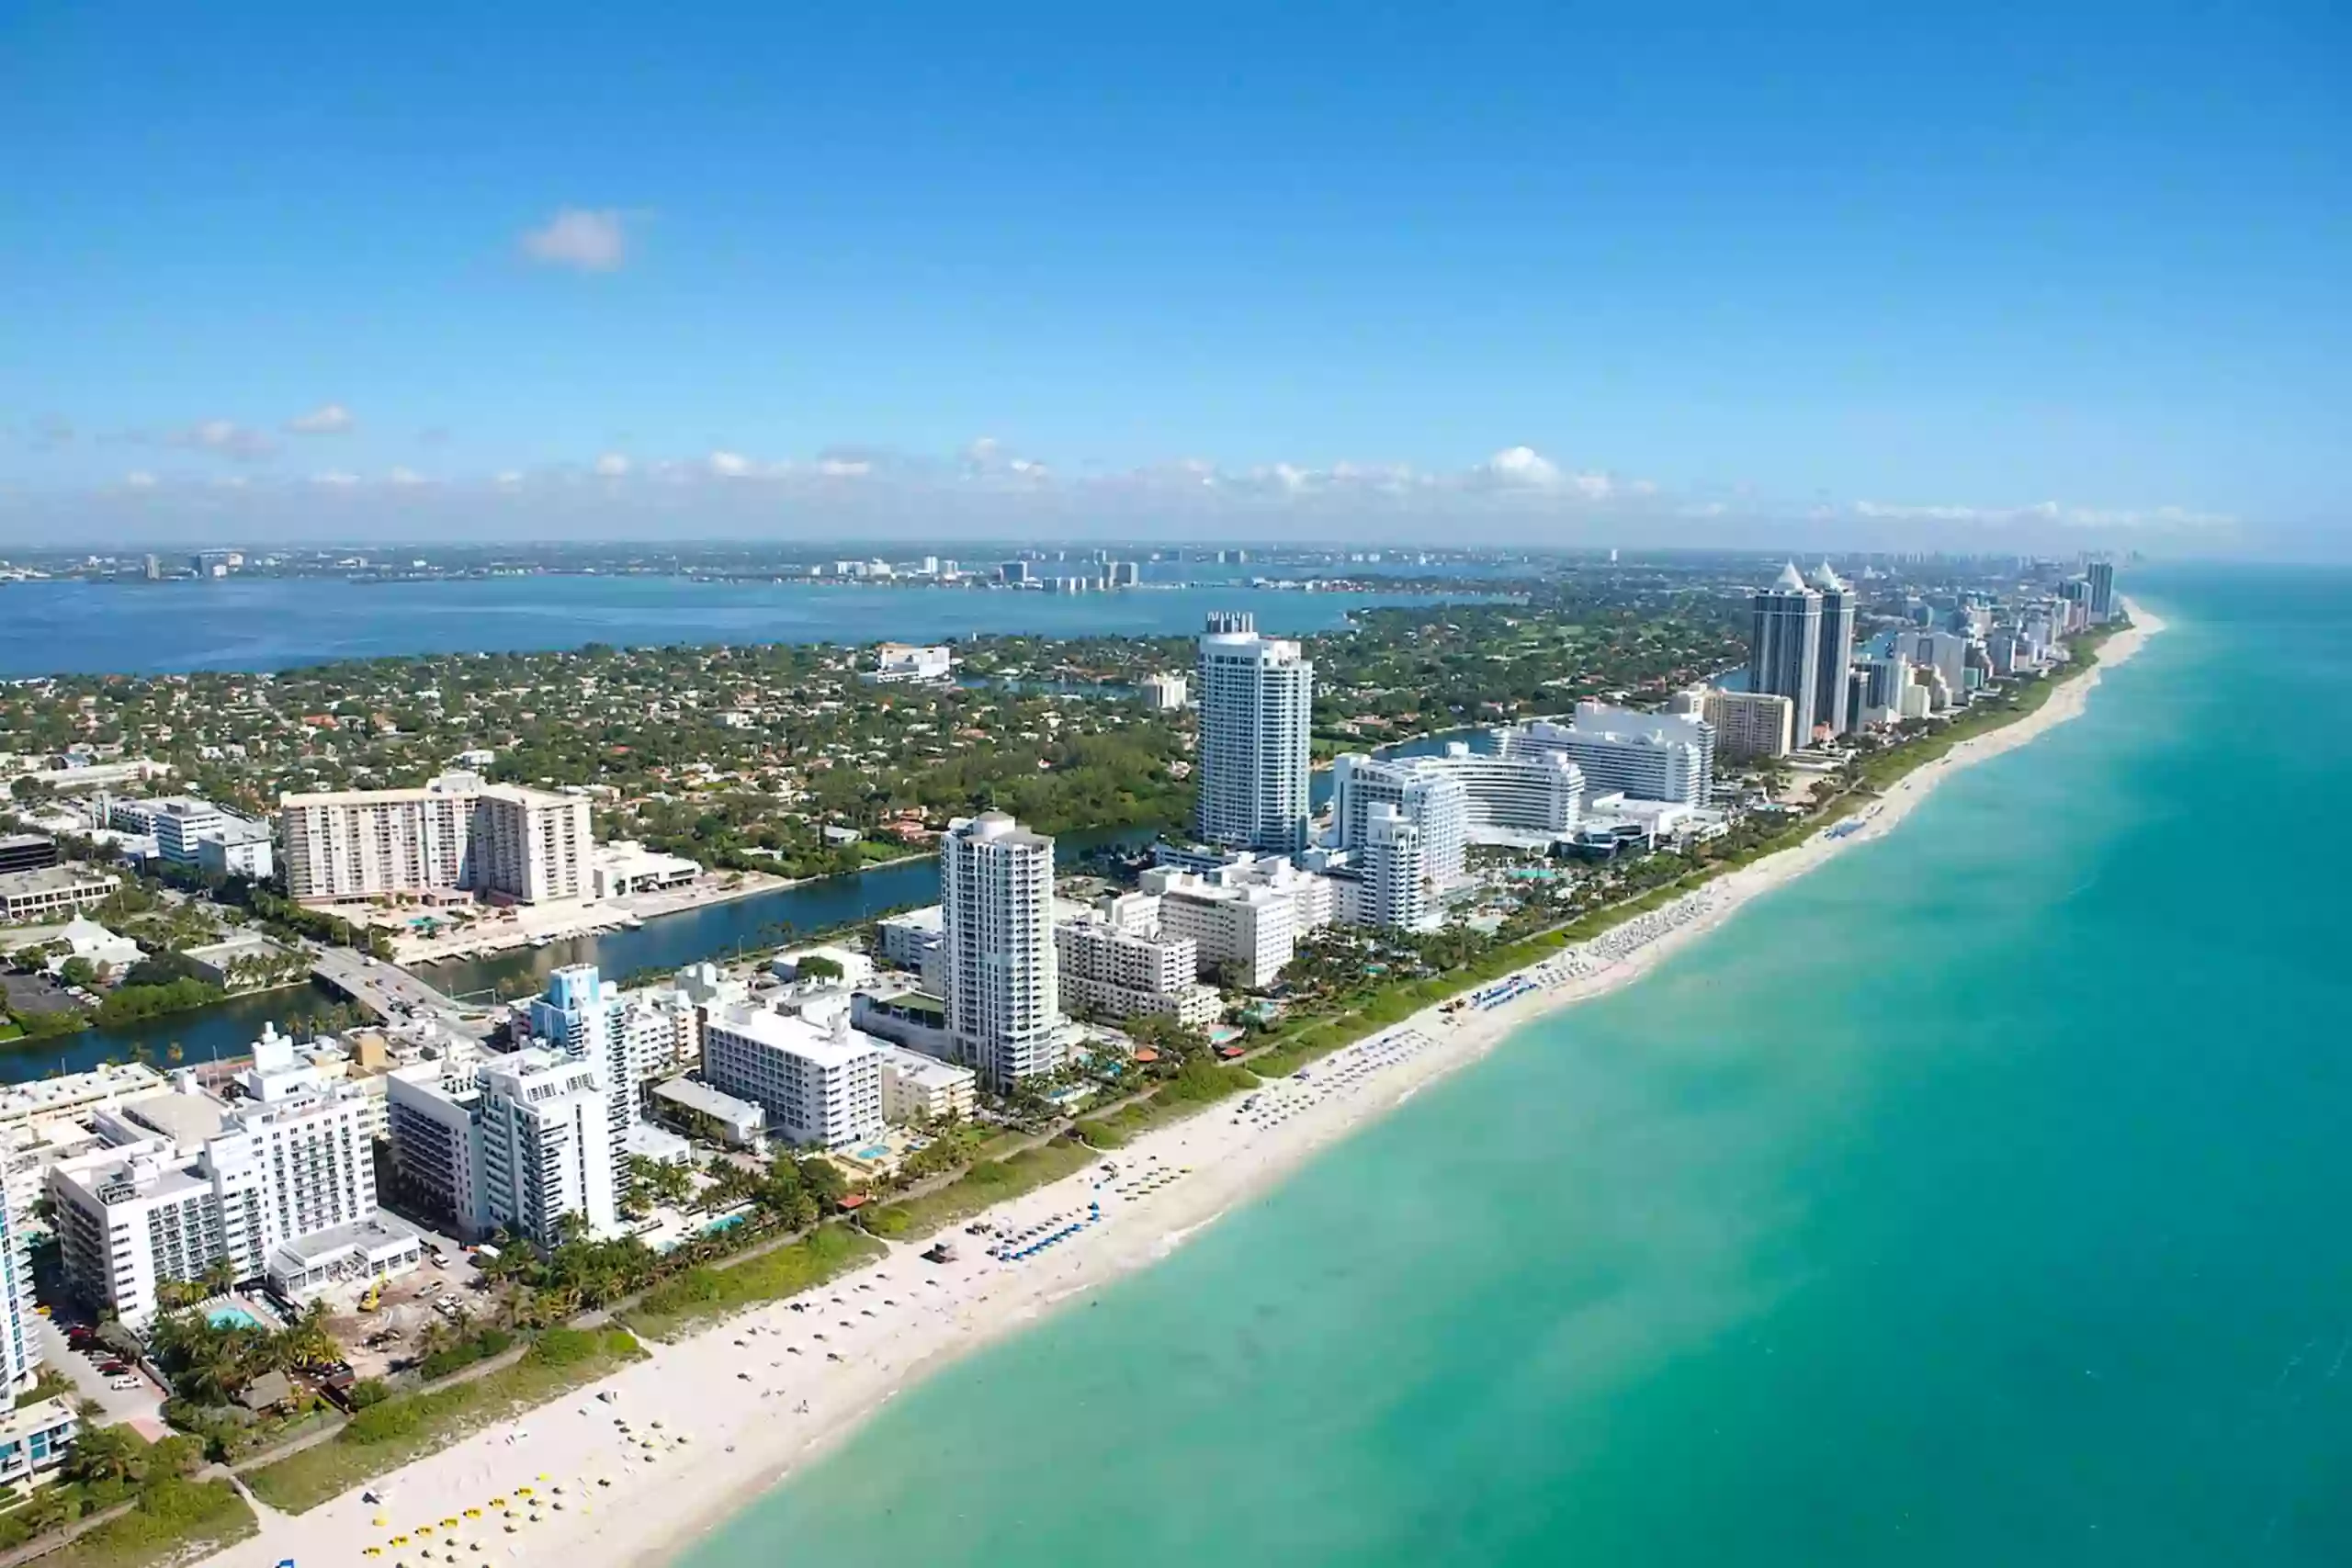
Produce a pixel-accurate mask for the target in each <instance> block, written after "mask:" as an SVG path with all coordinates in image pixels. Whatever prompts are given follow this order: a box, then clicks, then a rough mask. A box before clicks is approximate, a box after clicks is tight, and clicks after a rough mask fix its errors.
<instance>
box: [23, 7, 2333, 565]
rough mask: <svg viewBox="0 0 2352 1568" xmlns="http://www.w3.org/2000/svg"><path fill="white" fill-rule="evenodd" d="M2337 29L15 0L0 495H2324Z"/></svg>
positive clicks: (827, 505)
mask: <svg viewBox="0 0 2352 1568" xmlns="http://www.w3.org/2000/svg"><path fill="white" fill-rule="evenodd" d="M1659 13H1665V15H1664V16H1663V17H1661V16H1660V15H1659ZM2348 76H2352V21H2347V20H2346V17H2345V15H2344V14H2343V13H2342V12H2341V10H2340V8H2338V9H2337V11H2336V14H2335V15H2334V16H2331V15H2330V14H2329V8H2328V7H2326V6H2318V5H2313V6H2279V7H2268V6H2205V7H2172V6H2162V5H2157V6H2018V7H2000V8H1993V7H1984V6H1972V7H1952V8H1948V9H1944V10H1941V11H1930V10H1929V9H1928V8H1925V7H1916V6H1884V5H1875V6H1772V5H1757V4H1745V5H1736V6H1703V5H1694V6H1681V7H1676V8H1672V9H1671V10H1670V12H1669V11H1668V10H1667V8H1663V7H1642V6H1525V7H1519V6H1510V5H1504V4H1491V5H1485V6H1412V7H1390V6H1370V5H1361V4H1359V5H1351V6H1329V7H1325V6H1281V7H1272V6H1263V5H1258V6H1219V5H1193V6H1183V7H1172V6H1170V7H1152V8H1148V10H1147V9H1146V8H1142V7H1121V6H1101V5H1099V4H1098V5H1090V6H1021V5H1008V6H996V7H979V6H824V7H815V6H741V7H739V8H734V9H732V10H730V9H729V8H726V7H717V6H714V7H677V8H674V9H671V10H663V11H655V10H652V9H650V8H645V7H617V6H613V7H584V6H562V7H557V6H535V5H531V4H510V5H503V6H496V7H455V6H448V7H444V6H431V5H410V6H400V7H389V6H386V7H343V8H330V9H327V10H323V11H322V10H321V9H319V8H317V7H315V6H305V7H300V8H296V7H292V6H285V7H277V6H267V5H258V4H246V5H239V6H228V7H220V8H218V9H217V10H210V11H206V12H204V13H203V14H202V15H201V16H200V17H198V16H197V15H195V14H192V13H190V12H189V11H188V10H187V8H186V7H185V6H161V5H152V6H107V5H102V4H100V5H78V6H66V5H62V4H46V3H40V0H33V3H30V4H25V5H19V6H15V7H11V8H10V9H9V10H8V12H7V15H6V18H5V19H0V145H6V146H7V147H9V148H11V149H13V150H15V153H16V155H15V156H12V158H11V159H10V173H9V176H8V178H7V179H6V181H0V236H5V237H6V243H5V244H0V300H5V301H6V303H5V306H0V425H5V426H6V429H7V434H6V436H5V437H0V498H4V499H0V533H5V534H6V535H7V536H12V537H18V538H23V537H27V536H38V535H40V533H41V532H42V531H43V530H45V529H62V528H63V527H65V526H66V522H65V520H66V519H69V518H71V519H74V520H76V523H75V525H77V526H78V525H81V523H80V521H79V520H84V519H91V518H95V519H97V520H99V522H100V523H102V524H103V525H104V526H106V527H107V528H112V529H116V530H118V531H119V530H122V529H131V530H132V531H136V525H145V524H152V525H155V526H158V527H161V526H163V525H165V524H167V523H170V524H173V525H178V523H180V522H183V521H185V522H186V524H187V526H190V527H198V528H207V527H212V526H214V525H215V523H216V522H217V525H219V526H221V527H233V526H237V525H242V524H243V523H245V522H247V521H248V520H250V522H251V525H253V526H254V527H257V528H259V527H264V526H266V527H267V528H270V529H274V530H277V531H279V532H300V531H305V530H315V531H317V532H319V533H322V534H339V533H345V532H347V531H348V529H349V527H350V525H353V524H354V523H357V522H365V523H366V524H368V525H369V526H374V527H385V528H390V527H395V526H397V527H400V528H403V529H407V530H410V531H413V532H417V533H419V534H432V533H435V532H436V531H440V532H447V531H451V530H456V531H467V530H471V529H475V528H479V527H494V528H503V529H514V530H518V531H522V532H532V531H537V532H542V533H545V532H550V531H562V530H564V529H567V528H578V529H581V530H583V531H585V530H599V531H607V532H609V531H612V530H614V529H616V528H618V529H621V530H622V531H626V530H627V528H628V526H629V525H630V523H631V519H633V518H634V519H652V518H659V519H665V520H667V521H666V522H664V523H663V524H662V526H666V527H677V528H686V527H691V526H692V525H693V523H694V522H695V520H696V519H699V518H703V517H708V518H711V519H714V520H716V521H717V523H718V525H723V526H725V527H728V528H750V529H754V530H764V531H773V532H777V533H791V532H796V531H801V532H806V531H821V530H822V529H824V528H827V527H843V528H845V527H851V526H854V525H866V524H875V525H879V524H880V523H884V522H895V523H897V524H899V525H905V526H914V525H916V521H917V520H918V519H921V520H923V522H922V525H925V526H937V527H940V528H942V529H944V530H952V529H953V528H956V527H960V526H971V527H979V526H982V525H987V526H989V528H990V530H991V531H995V532H1000V533H1001V532H1002V531H1003V528H1004V527H1005V526H1014V527H1018V526H1019V525H1023V523H1024V522H1026V521H1028V520H1032V519H1035V520H1036V521H1037V523H1038V525H1039V526H1040V527H1044V526H1046V525H1048V524H1052V525H1063V524H1068V525H1072V526H1075V525H1079V524H1080V523H1085V524H1087V525H1099V526H1105V527H1109V526H1114V525H1120V524H1125V523H1129V522H1132V523H1133V524H1135V525H1136V526H1138V527H1143V526H1147V525H1149V526H1170V527H1193V526H1196V525H1199V524H1200V520H1201V518H1202V516H1203V514H1204V513H1214V514H1216V515H1219V516H1222V515H1225V514H1226V513H1231V514H1232V515H1234V516H1236V517H1237V518H1241V519H1245V520H1259V519H1265V520H1272V519H1283V520H1295V522H1296V525H1298V526H1299V527H1301V528H1302V529H1317V528H1331V527H1337V528H1341V529H1343V530H1344V529H1346V528H1348V527H1351V526H1353V525H1355V523H1356V520H1358V519H1360V518H1369V519H1372V520H1373V523H1374V525H1376V528H1377V529H1379V530H1386V531H1391V532H1394V531H1397V530H1404V531H1410V530H1411V529H1412V528H1415V527H1418V526H1421V525H1424V524H1427V525H1430V526H1432V527H1436V528H1438V529H1440V531H1442V532H1449V533H1458V532H1460V531H1461V530H1463V529H1465V528H1466V529H1468V530H1469V531H1472V532H1476V531H1478V530H1481V529H1484V530H1486V531H1487V532H1488V533H1489V534H1492V535H1494V536H1498V537H1505V536H1550V535H1552V534H1554V533H1561V532H1566V533H1574V532H1576V531H1577V530H1580V529H1584V528H1587V527H1591V528H1595V529H1598V530H1600V532H1601V533H1604V534H1608V535H1610V536H1617V535H1618V534H1627V535H1632V534H1641V533H1647V534H1650V535H1653V536H1661V537H1663V536H1680V535H1688V536H1692V537H1694V538H1695V537H1698V536H1716V535H1723V534H1724V533H1725V532H1726V531H1735V530H1738V529H1742V528H1745V529H1749V530H1751V531H1764V532H1769V531H1770V528H1771V527H1772V526H1774V525H1786V524H1789V523H1791V522H1792V521H1794V520H1803V521H1805V522H1806V523H1807V524H1808V525H1810V526H1813V527H1815V528H1816V529H1819V530H1825V531H1827V532H1830V533H1837V532H1839V531H1844V532H1846V533H1849V534H1851V535H1853V536H1856V538H1857V539H1858V540H1859V539H1860V537H1861V536H1864V535H1868V536H1871V538H1872V540H1876V539H1880V538H1883V539H1885V540H1887V541H1890V542H1894V541H1899V540H1901V539H1902V538H1904V537H1906V536H1909V535H1910V534H1916V535H1917V536H1918V537H1920V538H1921V539H1923V540H1926V539H1928V538H1930V537H1932V538H1935V539H1937V540H1938V541H1939V542H1940V541H1941V540H1942V539H1943V538H1944V537H1945V536H1955V535H1961V534H1966V533H1968V532H1970V531H1972V530H1980V529H1989V530H1993V531H1995V532H1996V533H1997V532H1998V531H2000V530H2004V529H2007V530H2011V531H2017V532H2020V533H2022V532H2025V531H2033V530H2040V531H2042V532H2047V533H2052V534H2053V535H2054V536H2061V537H2071V536H2090V535H2108V534H2120V533H2132V534H2135V535H2145V536H2150V537H2156V536H2163V537H2165V538H2167V539H2170V538H2174V537H2183V538H2202V539H2206V540H2209V541H2210V540H2212V539H2217V538H2230V539H2235V540H2238V541H2239V542H2244V541H2245V540H2247V539H2254V538H2286V537H2299V538H2310V537H2314V536H2326V535H2327V534H2328V533H2329V531H2330V530H2331V529H2332V528H2333V526H2334V525H2335V522H2336V520H2338V519H2341V518H2343V517H2345V516H2346V500H2347V488H2352V485H2348V484H2347V479H2346V466H2345V463H2344V459H2343V452H2344V450H2345V449H2346V447H2352V440H2347V437H2346V419H2345V413H2344V411H2345V409H2346V407H2347V406H2352V399H2347V397H2346V393H2347V390H2352V388H2347V381H2352V375H2347V371H2346V366H2347V364H2352V315H2348V313H2347V310H2346V303H2345V279H2346V277H2352V200H2347V197H2352V188H2347V187H2352V175H2347V173H2346V171H2347V169H2352V160H2347V157H2346V154H2347V153H2348V152H2352V134H2348V133H2352V95H2347V94H2346V92H2345V91H2344V87H2343V84H2344V83H2345V81H2346V79H2347V77H2348ZM304 426H308V428H307V429H306V428H304ZM983 441H985V442H987V443H989V445H983V446H975V443H978V442H983ZM600 466H601V468H602V472H600V471H599V468H600ZM208 520H212V521H208ZM1270 525H1271V524H1270ZM1906 531H1908V533H1906Z"/></svg>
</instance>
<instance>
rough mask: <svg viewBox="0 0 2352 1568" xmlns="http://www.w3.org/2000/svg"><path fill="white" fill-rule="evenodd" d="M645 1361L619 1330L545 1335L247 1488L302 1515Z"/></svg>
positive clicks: (374, 1408)
mask: <svg viewBox="0 0 2352 1568" xmlns="http://www.w3.org/2000/svg"><path fill="white" fill-rule="evenodd" d="M644 1357H645V1352H644V1350H643V1349H641V1348H639V1345H638V1343H637V1341H636V1340H635V1339H633V1338H631V1337H629V1335H628V1332H627V1331H626V1330H624V1329H617V1328H607V1329H599V1330H581V1329H571V1328H555V1329H549V1330H548V1332H547V1333H545V1334H543V1335H541V1336H540V1337H539V1340H538V1342H537V1344H535V1345H533V1346H532V1347H531V1348H530V1349H529V1350H528V1351H526V1352H525V1353H524V1356H523V1359H521V1360H519V1361H517V1362H515V1364H514V1365H513V1366H511V1367H501V1368H500V1369H499V1370H498V1371H494V1372H491V1373H489V1374H488V1375H486V1376H483V1377H479V1378H476V1379H474V1380H473V1381H472V1382H461V1383H451V1384H445V1385H443V1386H441V1387H438V1388H427V1389H421V1390H419V1391H417V1392H416V1393H404V1394H401V1395H398V1396H396V1397H394V1398H391V1399H388V1400H386V1401H384V1403H382V1404H376V1405H370V1406H369V1407H368V1409H366V1410H363V1411H361V1412H360V1413H359V1414H358V1415H356V1416H353V1417H352V1419H351V1423H350V1425H348V1426H346V1427H344V1429H343V1430H342V1431H341V1432H339V1433H337V1434H336V1435H335V1436H334V1438H333V1439H331V1440H330V1441H327V1442H323V1443H321V1444H319V1445H318V1446H317V1447H315V1448H310V1449H305V1450H302V1451H301V1452H300V1453H299V1454H293V1455H290V1456H288V1458H286V1459H282V1460H279V1461H277V1463H275V1464H270V1465H265V1466H263V1467H262V1468H261V1469H259V1470H255V1471H252V1472H247V1474H246V1475H245V1484H246V1485H248V1486H250V1487H252V1488H253V1491H254V1496H256V1497H259V1498H260V1499H261V1500H262V1501H263V1502H265V1503H267V1504H268V1505H269V1506H272V1507H274V1508H283V1509H285V1510H286V1511H287V1512H288V1513H289V1514H299V1513H301V1512H303V1511H305V1510H306V1509H310V1508H315V1507H317V1506H319V1505H320V1504H322V1503H323V1502H326V1501H327V1500H328V1499H330V1498H333V1497H339V1496H341V1495H343V1494H344V1493H345V1492H348V1491H350V1490H351V1489H352V1488H353V1487H355V1486H356V1485H358V1484H359V1483H362V1482H365V1481H370V1480H373V1479H374V1478H375V1477H377V1476H379V1475H382V1474H383V1473H385V1472H387V1471H391V1470H397V1469H399V1468H400V1467H401V1465H403V1464H406V1463H407V1462H408V1461H411V1460H413V1459H418V1458H421V1457H423V1456H424V1455H425V1454H429V1453H432V1452H435V1450H440V1449H445V1448H447V1447H448V1446H449V1445H450V1444H451V1443H454V1442H456V1441H457V1440H458V1438H464V1437H467V1436H469V1435H470V1434H472V1433H474V1432H478V1431H480V1430H481V1428H483V1427H487V1426H490V1425H491V1424H492V1423H493V1422H497V1421H503V1420H505V1419H506V1418H507V1417H508V1416H516V1415H520V1414H521V1413H522V1412H524V1411H526V1410H528V1409H530V1408H531V1407H532V1406H534V1405H537V1404H546V1403H547V1402H548V1400H550V1399H554V1398H556V1397H557V1396H558V1395H560V1394H563V1393H569V1392H570V1391H571V1390H572V1389H575V1388H578V1387H580V1386H581V1385H582V1384H583V1383H591V1382H595V1381H596V1380H597V1379H598V1378H601V1377H603V1376H605V1374H606V1373H607V1372H612V1371H618V1370H619V1369H620V1368H622V1367H625V1366H627V1365H628V1363H629V1362H631V1361H637V1360H642V1359H644Z"/></svg>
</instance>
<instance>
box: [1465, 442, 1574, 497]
mask: <svg viewBox="0 0 2352 1568" xmlns="http://www.w3.org/2000/svg"><path fill="white" fill-rule="evenodd" d="M1480 472H1482V473H1483V474H1484V475H1485V476H1486V477H1487V479H1490V480H1492V481H1493V482H1495V483H1496V484H1499V485H1510V486H1526V487H1530V488H1532V489H1536V490H1549V489H1550V488H1551V487H1552V486H1554V485H1555V484H1558V483H1559V482H1560V467H1559V465H1558V464H1556V463H1555V462H1553V461H1552V459H1551V458H1549V457H1545V456H1544V454H1543V453H1541V452H1538V451H1537V450H1536V449H1535V448H1534V447H1532V446H1506V447H1504V448H1503V449H1502V450H1501V451H1499V452H1498V453H1496V454H1495V455H1494V456H1493V457H1489V458H1487V461H1486V463H1485V464H1484V465H1483V467H1482V468H1481V469H1480Z"/></svg>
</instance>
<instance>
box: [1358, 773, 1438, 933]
mask: <svg viewBox="0 0 2352 1568" xmlns="http://www.w3.org/2000/svg"><path fill="white" fill-rule="evenodd" d="M1455 787H1456V788H1457V789H1458V788H1459V787H1460V786H1459V785H1456V786H1455ZM1362 856H1363V885H1362V890H1361V891H1360V892H1359V894H1358V895H1357V900H1356V918H1357V921H1358V923H1359V924H1362V925H1367V926H1389V927H1393V928H1395V929H1397V930H1399V931H1422V930H1426V929H1427V928H1429V927H1430V926H1432V925H1434V924H1436V923H1437V920H1438V919H1439V908H1438V889H1439V886H1440V883H1441V876H1440V873H1439V870H1438V868H1437V866H1436V865H1434V864H1433V863H1431V856H1430V835H1429V834H1428V833H1427V832H1426V831H1424V830H1423V829H1422V827H1421V825H1420V824H1419V822H1416V821H1415V820H1414V819H1413V818H1411V817H1409V816H1408V815H1407V814H1406V812H1405V811H1404V810H1402V809H1400V808H1398V807H1396V806H1392V805H1390V804H1388V803H1387V802H1385V801H1382V802H1378V803H1375V804H1374V805H1373V806H1372V807H1371V808H1370V810H1369V811H1368V812H1367V813H1366V814H1365V818H1364V842H1363V851H1362Z"/></svg>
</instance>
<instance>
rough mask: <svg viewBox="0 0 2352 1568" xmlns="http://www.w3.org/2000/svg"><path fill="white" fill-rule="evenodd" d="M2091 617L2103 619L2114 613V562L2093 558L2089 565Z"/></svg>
mask: <svg viewBox="0 0 2352 1568" xmlns="http://www.w3.org/2000/svg"><path fill="white" fill-rule="evenodd" d="M2089 577H2090V584H2091V619H2092V620H2094V621H2104V620H2106V619H2107V618H2108V617H2109V615H2113V614H2114V613H2115V563H2114V562H2113V561H2111V560H2095V561H2093V562H2091V566H2090V572H2089Z"/></svg>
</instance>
